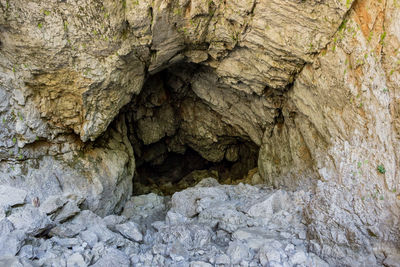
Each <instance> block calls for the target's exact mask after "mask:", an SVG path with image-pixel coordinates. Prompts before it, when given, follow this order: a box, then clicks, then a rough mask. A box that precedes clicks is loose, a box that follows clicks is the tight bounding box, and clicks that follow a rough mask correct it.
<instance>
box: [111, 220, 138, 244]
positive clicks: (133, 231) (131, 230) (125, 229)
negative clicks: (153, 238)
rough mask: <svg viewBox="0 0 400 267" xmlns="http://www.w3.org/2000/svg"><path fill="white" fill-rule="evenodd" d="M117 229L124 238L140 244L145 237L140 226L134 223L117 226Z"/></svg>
mask: <svg viewBox="0 0 400 267" xmlns="http://www.w3.org/2000/svg"><path fill="white" fill-rule="evenodd" d="M115 229H116V230H117V231H118V232H119V233H120V234H121V235H123V236H124V237H126V238H128V239H130V240H132V241H135V242H140V241H142V240H143V235H142V233H141V232H140V231H139V226H138V225H137V224H136V223H134V222H127V223H123V224H118V225H116V226H115Z"/></svg>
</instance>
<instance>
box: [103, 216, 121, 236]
mask: <svg viewBox="0 0 400 267" xmlns="http://www.w3.org/2000/svg"><path fill="white" fill-rule="evenodd" d="M126 221H127V218H126V217H125V216H117V215H109V216H106V217H104V218H103V222H104V223H105V224H106V226H107V228H108V229H110V230H111V231H113V232H116V231H117V230H116V229H115V226H116V225H118V224H122V223H124V222H126Z"/></svg>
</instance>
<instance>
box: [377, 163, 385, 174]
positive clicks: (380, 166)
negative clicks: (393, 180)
mask: <svg viewBox="0 0 400 267" xmlns="http://www.w3.org/2000/svg"><path fill="white" fill-rule="evenodd" d="M376 169H377V170H378V172H379V173H381V174H385V173H386V169H385V166H383V165H382V164H381V165H378V167H377V168H376Z"/></svg>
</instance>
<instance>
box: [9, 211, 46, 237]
mask: <svg viewBox="0 0 400 267" xmlns="http://www.w3.org/2000/svg"><path fill="white" fill-rule="evenodd" d="M7 219H8V220H10V222H12V224H13V225H14V227H15V229H17V230H22V231H24V233H26V234H28V235H30V236H37V235H39V234H41V233H42V232H44V231H46V230H49V229H51V228H52V227H54V223H53V222H52V221H51V220H50V219H49V218H48V217H47V215H46V214H45V213H44V212H41V211H40V210H39V209H38V208H35V207H32V206H27V207H24V208H21V209H19V210H17V211H16V212H13V213H12V214H11V215H10V216H8V217H7Z"/></svg>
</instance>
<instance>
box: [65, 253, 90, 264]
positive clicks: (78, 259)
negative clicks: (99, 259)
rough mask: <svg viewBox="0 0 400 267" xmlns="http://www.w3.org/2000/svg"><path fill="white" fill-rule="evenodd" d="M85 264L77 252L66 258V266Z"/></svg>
mask: <svg viewBox="0 0 400 267" xmlns="http://www.w3.org/2000/svg"><path fill="white" fill-rule="evenodd" d="M86 266H88V264H86V262H85V260H84V258H83V256H82V255H81V254H79V253H74V254H72V255H71V256H69V257H68V258H67V267H86Z"/></svg>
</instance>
